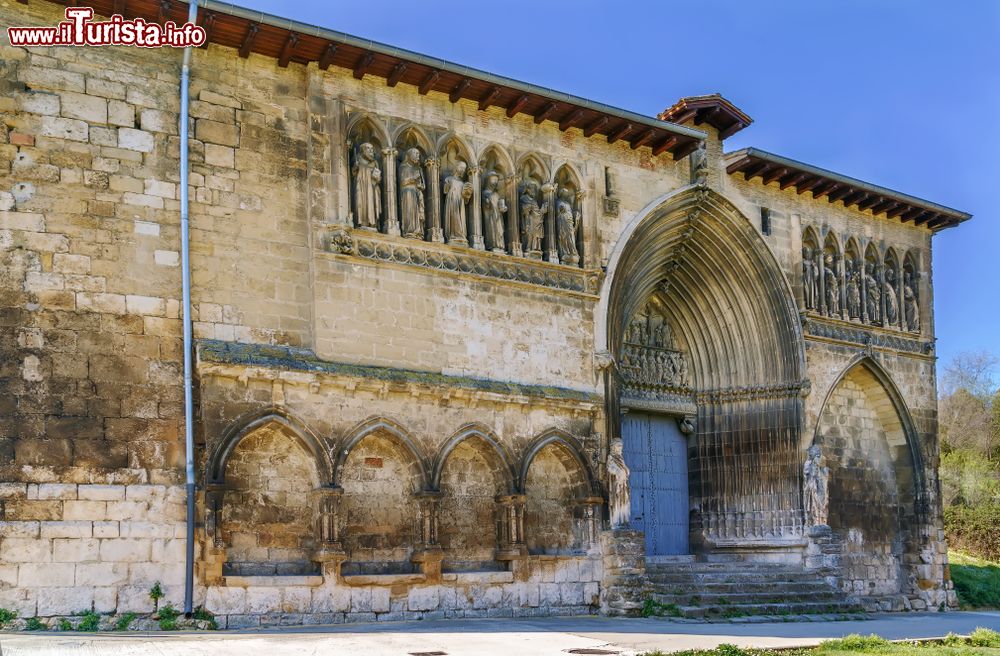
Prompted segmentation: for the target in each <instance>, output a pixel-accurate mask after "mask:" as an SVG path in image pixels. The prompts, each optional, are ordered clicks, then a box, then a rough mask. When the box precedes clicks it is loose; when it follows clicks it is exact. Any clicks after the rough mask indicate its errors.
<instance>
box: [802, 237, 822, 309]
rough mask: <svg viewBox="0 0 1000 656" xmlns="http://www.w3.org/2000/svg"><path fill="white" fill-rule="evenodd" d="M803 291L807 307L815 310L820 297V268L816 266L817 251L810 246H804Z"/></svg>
mask: <svg viewBox="0 0 1000 656" xmlns="http://www.w3.org/2000/svg"><path fill="white" fill-rule="evenodd" d="M802 293H803V295H804V297H805V302H806V309H807V310H815V309H816V301H817V300H818V299H819V269H817V268H816V256H815V252H814V251H813V249H812V248H811V247H809V246H803V247H802Z"/></svg>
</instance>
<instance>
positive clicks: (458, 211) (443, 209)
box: [351, 141, 584, 266]
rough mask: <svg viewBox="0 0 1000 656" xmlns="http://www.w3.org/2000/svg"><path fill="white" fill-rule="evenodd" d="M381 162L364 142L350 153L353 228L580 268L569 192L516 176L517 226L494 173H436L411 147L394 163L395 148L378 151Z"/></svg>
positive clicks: (578, 197)
mask: <svg viewBox="0 0 1000 656" xmlns="http://www.w3.org/2000/svg"><path fill="white" fill-rule="evenodd" d="M381 155H382V158H381V159H380V157H379V151H378V150H377V149H376V147H375V146H374V145H373V144H372V143H370V142H367V141H366V142H363V143H360V144H358V145H357V147H356V148H355V149H354V152H353V153H352V165H351V197H352V210H353V215H354V224H355V225H356V226H357V227H359V228H362V229H366V230H373V231H378V230H381V231H382V232H385V233H388V234H395V235H400V234H401V235H402V236H404V237H408V238H411V239H422V240H426V241H432V242H446V243H448V244H454V245H456V246H466V247H468V246H471V247H472V248H475V249H479V250H485V249H489V250H491V251H493V252H494V253H509V254H511V255H515V256H519V257H528V258H532V259H539V260H540V259H542V258H543V255H544V256H545V259H547V260H548V261H550V262H559V263H562V264H568V265H574V266H576V265H578V264H579V263H580V252H579V248H578V245H577V241H578V238H579V233H580V220H581V211H580V206H581V202H582V199H583V195H584V194H583V192H580V191H578V190H576V189H575V188H573V187H572V186H569V185H560V184H558V183H556V182H544V183H542V182H540V181H539V180H537V179H535V178H531V177H524V178H523V179H522V180H521V182H520V185H519V186H518V187H517V192H518V193H517V205H518V207H517V209H518V210H519V212H518V215H519V216H520V221H516V220H513V218H512V217H511V218H508V217H507V215H508V213H510V212H512V211H513V210H512V208H511V207H509V205H508V202H507V200H508V198H510V197H511V190H512V187H513V185H515V184H516V183H517V178H516V177H515V176H513V175H502V174H501V172H499V171H497V170H494V169H488V170H486V171H485V173H484V172H483V170H482V168H481V167H478V166H472V167H470V166H469V164H468V162H466V161H464V160H462V159H455V160H454V161H453V162H452V163H451V164H450V165H449V166H448V169H447V170H446V171H444V172H443V173H442V172H440V171H439V169H440V167H441V160H440V159H439V158H436V157H426V156H424V154H423V153H422V152H421V150H420V149H419V148H416V147H411V148H407V149H405V151H404V152H403V154H402V157H401V158H400V159H399V161H398V163H397V156H398V155H399V153H398V151H397V149H395V148H384V149H382V150H381ZM397 164H398V165H397ZM383 165H384V166H385V169H386V171H385V172H383V170H382V167H383ZM393 169H395V171H396V172H395V174H394V173H393ZM425 169H426V172H425ZM383 185H384V187H385V189H384V192H383V189H382V187H383ZM383 198H384V199H385V205H386V207H383ZM397 208H398V212H397V211H396V210H397Z"/></svg>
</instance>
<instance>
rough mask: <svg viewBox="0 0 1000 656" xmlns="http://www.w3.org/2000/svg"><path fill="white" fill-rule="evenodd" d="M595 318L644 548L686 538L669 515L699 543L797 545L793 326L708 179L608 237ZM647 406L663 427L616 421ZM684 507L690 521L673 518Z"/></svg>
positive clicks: (765, 258)
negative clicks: (635, 429)
mask: <svg viewBox="0 0 1000 656" xmlns="http://www.w3.org/2000/svg"><path fill="white" fill-rule="evenodd" d="M597 320H598V322H599V323H598V325H597V331H596V332H597V338H598V344H601V345H603V346H604V347H605V348H606V349H607V350H608V351H609V352H610V354H611V355H612V356H613V358H614V361H615V365H614V366H613V367H611V368H610V369H609V370H608V371H607V373H606V387H607V392H608V393H607V398H608V406H609V407H608V417H609V418H610V419H609V424H610V425H609V427H608V428H609V433H610V434H611V435H612V436H617V435H621V436H622V437H623V440H624V441H625V450H626V452H628V451H629V449H630V444H629V443H630V442H632V445H631V446H632V451H633V452H635V451H636V450H638V454H635V453H633V463H634V466H632V465H630V467H631V468H632V469H633V470H642V471H641V473H640V475H639V476H636V477H634V479H635V480H634V482H633V483H632V484H630V487H631V488H632V496H633V513H634V512H635V511H636V510H638V508H637V504H636V501H635V496H636V494H637V493H638V494H639V495H640V496H641V495H644V494H645V495H653V497H654V501H653V503H652V504H650V503H648V502H647V504H646V508H645V511H644V513H645V514H644V516H643V517H642V518H641V524H642V528H644V529H645V530H646V533H647V554H649V555H656V554H657V552H659V553H671V552H672V551H671V550H674V552H675V551H676V550H677V549H678V548H680V547H679V546H678V545H683V544H684V543H685V542H686V540H682V539H680V537H683V536H680V537H678V536H673V537H676V538H678V539H676V540H675V539H673V538H672V537H671V536H669V535H667V534H666V533H665V531H666V528H665V527H666V526H667V525H672V526H673V529H671V530H674V531H683V530H685V528H686V530H688V532H689V537H690V542H691V547H692V549H695V550H704V549H717V548H737V549H739V548H741V547H743V546H746V545H750V544H756V545H762V544H763V545H771V544H774V545H777V546H782V545H792V544H798V543H800V542H801V541H802V531H803V526H802V502H801V465H800V458H799V456H798V444H799V439H800V433H801V416H802V413H801V398H800V392H801V390H802V388H803V371H804V366H805V365H804V346H803V340H802V332H801V324H800V322H799V317H798V312H797V309H796V305H795V301H794V296H793V294H792V290H791V288H790V287H789V285H788V282H787V280H786V278H785V276H784V275H783V273H782V270H781V268H780V266H779V265H778V263H777V262H776V261H775V259H774V257H773V255H772V254H771V251H770V249H769V248H768V247H767V245H766V244H765V243H764V242H763V239H762V238H761V236H760V235H759V234H758V233H757V231H756V229H755V228H754V227H753V226H752V224H751V222H750V221H749V220H748V219H747V218H746V217H744V216H743V215H742V214H741V213H740V212H739V210H737V209H736V208H735V207H734V206H733V205H732V204H731V203H730V202H729V201H727V200H726V199H725V198H723V197H722V196H720V195H719V194H717V193H715V192H713V191H711V190H709V189H706V188H704V187H687V188H685V189H682V190H679V191H677V192H674V193H672V194H668V195H667V196H665V197H663V198H660V199H658V200H657V201H656V202H654V203H652V204H651V205H649V206H648V207H647V208H646V209H645V210H644V211H643V212H641V213H640V214H639V215H638V216H637V217H636V218H635V219H633V220H632V222H631V223H630V224H629V225H628V226H626V228H625V230H624V231H623V234H622V237H621V239H620V240H619V243H618V244H617V245H616V246H615V249H614V251H613V253H612V255H611V258H610V261H609V266H608V277H607V279H606V280H605V282H604V286H603V288H602V292H601V301H600V307H599V312H598V319H597ZM626 413H627V414H626ZM646 415H648V416H649V417H650V420H649V421H651V422H654V423H657V424H658V425H659V426H660V428H662V430H661V431H660V432H661V433H663V434H662V435H660V434H659V433H657V434H655V435H653V437H652V438H649V439H648V440H647V442H648V445H649V446H648V447H646V448H645V449H644V448H643V447H642V446H641V445H639V446H638V447H637V446H636V442H635V439H636V438H635V437H634V436H633V434H632V430H631V429H629V430H626V431H623V427H628V426H630V425H632V424H636V423H638V424H639V425H640V426H643V425H645V424H643V419H642V417H644V416H646ZM636 417H639V421H636ZM667 420H669V421H667ZM678 429H679V431H678ZM668 433H669V434H668ZM671 441H672V442H673V446H671V447H670V448H667V445H668V444H669V443H670V442H671ZM685 447H686V448H685ZM685 452H686V453H685ZM685 455H686V462H683V463H678V462H676V459H678V458H679V459H684V457H685ZM636 457H638V458H643V459H645V460H646V463H643V462H640V461H639V460H636V459H635V458H636ZM671 459H674V460H675V461H674V462H673V464H671ZM626 463H627V464H628V459H626ZM682 464H683V466H682ZM681 475H683V476H684V477H685V478H686V479H687V480H686V487H687V490H686V491H687V493H688V494H687V495H683V492H684V490H683V487H684V483H685V482H684V481H680V482H679V481H678V480H676V479H677V477H678V476H681ZM643 485H644V486H645V488H646V489H640V487H641V486H643ZM671 490H672V491H673V492H670V491H671ZM675 493H676V494H677V495H682V496H681V500H680V501H678V498H677V497H676V496H674V497H670V494H675ZM658 504H659V505H660V506H664V507H665V510H664V512H663V513H662V514H661V508H658V507H657V505H658ZM684 504H686V510H687V517H681V518H680V519H681V520H688V521H678V518H677V517H676V515H677V513H678V512H680V513H681V514H682V515H683V514H684V508H683V507H682V508H681V509H680V510H678V506H679V505H681V506H682V505H684ZM649 513H653V515H662V516H656V517H650V516H649ZM633 519H636V518H635V517H633ZM651 529H652V530H653V531H654V532H659V534H660V539H659V541H655V540H651V538H650V535H649V533H650V530H651ZM664 545H666V546H664Z"/></svg>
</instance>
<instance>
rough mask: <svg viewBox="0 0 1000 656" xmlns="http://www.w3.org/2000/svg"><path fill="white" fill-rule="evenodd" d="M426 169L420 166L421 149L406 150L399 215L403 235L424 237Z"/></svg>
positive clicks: (401, 172)
mask: <svg viewBox="0 0 1000 656" xmlns="http://www.w3.org/2000/svg"><path fill="white" fill-rule="evenodd" d="M424 188H425V184H424V171H423V169H422V168H421V167H420V150H418V149H417V148H410V149H409V150H407V151H406V155H405V156H404V158H403V163H402V164H400V165H399V215H400V220H401V221H402V228H403V236H405V237H409V238H411V239H423V238H424Z"/></svg>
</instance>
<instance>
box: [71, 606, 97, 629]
mask: <svg viewBox="0 0 1000 656" xmlns="http://www.w3.org/2000/svg"><path fill="white" fill-rule="evenodd" d="M81 614H82V615H83V619H81V620H80V623H79V624H78V625H77V627H76V630H77V631H97V630H98V628H100V625H101V616H100V615H98V614H97V613H95V612H94V611H92V610H88V611H85V612H83V613H81Z"/></svg>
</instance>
